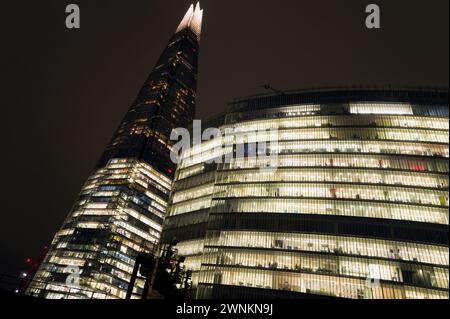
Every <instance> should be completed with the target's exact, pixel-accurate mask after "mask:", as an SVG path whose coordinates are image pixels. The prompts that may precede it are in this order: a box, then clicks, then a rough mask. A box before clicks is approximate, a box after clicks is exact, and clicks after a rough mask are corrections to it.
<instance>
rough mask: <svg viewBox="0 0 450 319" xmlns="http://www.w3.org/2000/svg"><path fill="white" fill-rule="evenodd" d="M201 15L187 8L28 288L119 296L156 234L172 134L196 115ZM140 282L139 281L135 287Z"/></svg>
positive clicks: (43, 293) (54, 294)
mask: <svg viewBox="0 0 450 319" xmlns="http://www.w3.org/2000/svg"><path fill="white" fill-rule="evenodd" d="M202 16H203V10H202V9H201V8H200V4H199V3H197V5H196V7H194V6H193V5H192V6H191V7H190V8H189V10H188V12H187V13H186V15H185V16H184V18H183V20H182V21H181V23H180V25H179V27H178V28H177V30H176V33H175V35H174V36H173V37H172V38H171V39H170V41H169V44H168V46H167V47H166V49H165V50H164V52H163V53H162V55H161V57H160V59H159V61H158V62H157V64H156V66H155V68H154V69H153V71H152V72H151V74H150V76H149V77H148V79H147V81H146V82H145V84H144V86H143V87H142V89H141V91H140V92H139V95H138V97H137V99H136V101H135V102H134V103H133V105H132V106H131V108H130V110H129V111H128V113H127V114H126V116H125V118H124V120H123V121H122V123H121V125H120V127H119V129H118V131H117V132H116V134H115V135H114V137H113V139H112V141H111V143H110V144H109V145H108V147H107V149H106V151H105V152H104V154H103V156H102V157H101V159H100V161H99V163H98V165H97V167H96V170H95V172H94V173H93V174H92V175H91V176H90V177H89V178H88V180H87V182H86V184H85V185H84V187H83V189H82V190H81V193H80V195H79V197H78V199H77V200H76V202H75V204H74V206H73V209H72V210H71V212H70V214H69V215H68V216H67V218H66V220H65V222H64V225H63V226H62V228H61V229H60V230H59V232H58V233H57V234H56V235H55V237H54V239H53V241H52V244H51V247H50V249H49V252H48V254H47V256H46V258H45V259H44V261H43V263H42V264H41V266H40V268H39V270H38V271H37V273H36V275H35V277H34V281H33V282H32V284H31V285H30V286H29V288H28V291H27V293H28V294H31V295H34V296H39V297H44V298H57V299H60V298H102V299H103V298H125V295H126V291H127V288H128V282H129V280H130V277H131V273H132V270H133V266H134V262H135V257H136V256H137V255H138V253H141V252H150V251H151V250H152V249H153V247H154V245H155V243H157V242H158V241H159V239H160V234H161V230H162V223H163V220H164V216H165V212H166V206H167V201H168V199H169V194H170V191H171V184H172V179H173V176H174V173H175V169H176V166H175V164H173V163H172V161H171V160H170V151H171V148H172V146H173V143H172V142H171V141H170V134H171V132H172V130H173V129H175V128H179V127H188V126H189V125H190V124H191V122H192V120H193V117H194V114H195V104H196V89H197V68H198V51H199V41H200V34H201V25H202ZM68 275H75V276H78V278H79V279H76V280H75V282H76V283H77V284H78V283H79V286H78V285H71V286H70V287H68V286H67V284H66V281H67V280H68ZM72 277H73V276H72ZM72 279H73V278H69V280H72ZM78 280H79V282H78ZM69 283H72V282H69ZM143 285H144V283H143V280H138V282H137V284H136V288H135V289H136V291H135V292H136V293H140V292H141V291H142V288H143ZM78 287H79V288H78Z"/></svg>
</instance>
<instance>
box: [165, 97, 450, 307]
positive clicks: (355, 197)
mask: <svg viewBox="0 0 450 319" xmlns="http://www.w3.org/2000/svg"><path fill="white" fill-rule="evenodd" d="M217 121H218V122H220V123H221V127H220V129H221V130H222V131H226V130H227V129H231V131H232V132H233V134H231V135H225V136H221V137H217V138H216V139H214V140H210V141H205V142H203V143H202V144H201V145H198V146H194V147H193V148H192V149H191V150H189V151H188V152H185V153H184V154H183V155H182V160H181V163H180V164H179V167H178V170H177V173H176V176H175V183H174V185H173V192H172V195H171V198H170V201H169V208H168V214H167V218H166V221H165V225H164V230H163V236H162V238H163V241H165V242H170V241H171V240H172V239H174V238H177V239H178V240H180V244H179V253H180V254H183V255H186V256H187V260H186V264H187V266H188V267H189V268H191V269H193V270H194V277H193V281H194V285H195V294H194V295H195V297H197V298H253V297H267V298H276V297H283V298H284V297H292V298H298V297H314V296H316V297H318V296H329V297H339V298H353V299H410V298H419V299H422V298H423V299H425V298H428V299H438V298H448V288H449V287H448V285H449V268H448V267H449V246H448V242H449V234H448V226H449V211H448V206H449V182H448V169H449V161H448V158H449V146H448V143H449V122H448V92H444V91H429V90H369V89H354V90H352V89H343V90H315V91H302V92H288V93H286V94H284V95H268V96H257V97H249V98H244V99H239V100H236V101H234V102H233V103H231V106H230V109H229V112H228V113H227V114H226V115H225V116H223V117H221V118H220V119H218V120H215V122H217ZM269 130H270V131H269ZM274 131H275V132H276V133H275V134H274V133H273V132H274ZM274 137H276V143H274ZM254 143H262V144H263V145H264V147H263V153H269V152H268V150H270V153H271V154H276V156H275V157H269V156H258V154H259V155H262V154H260V153H258V152H259V151H258V152H257V153H256V156H250V155H249V154H247V153H248V152H245V153H244V154H245V155H244V156H243V155H242V154H241V155H237V154H238V153H237V151H236V150H237V149H238V148H239V147H242V146H243V149H245V150H248V149H249V148H251V147H252V145H253V144H254ZM226 158H228V159H231V160H229V161H226V160H225V159H226ZM268 168H270V169H268Z"/></svg>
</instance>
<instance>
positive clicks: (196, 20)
mask: <svg viewBox="0 0 450 319" xmlns="http://www.w3.org/2000/svg"><path fill="white" fill-rule="evenodd" d="M202 20H203V9H202V8H201V7H200V1H198V2H197V3H196V5H195V9H194V4H191V5H190V7H189V9H188V11H187V12H186V14H185V15H184V18H183V20H181V23H180V25H179V26H178V28H177V31H176V32H180V31H181V30H184V29H186V28H190V29H191V30H192V32H194V33H195V35H196V36H197V38H198V39H199V40H200V35H201V32H202Z"/></svg>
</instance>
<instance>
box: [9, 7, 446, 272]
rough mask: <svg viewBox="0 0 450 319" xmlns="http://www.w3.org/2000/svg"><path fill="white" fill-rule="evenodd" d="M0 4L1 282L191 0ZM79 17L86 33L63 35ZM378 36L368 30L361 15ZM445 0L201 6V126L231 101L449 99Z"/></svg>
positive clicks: (105, 137)
mask: <svg viewBox="0 0 450 319" xmlns="http://www.w3.org/2000/svg"><path fill="white" fill-rule="evenodd" d="M8 2H9V4H6V1H4V2H2V18H1V19H0V20H1V22H0V23H1V25H0V30H1V31H0V33H1V34H0V35H1V50H0V61H1V72H0V79H1V94H2V99H1V112H2V117H1V119H2V125H1V130H2V131H4V132H2V135H1V136H2V137H3V138H2V140H3V142H2V143H3V145H2V148H1V150H2V156H1V161H2V163H1V164H2V166H1V167H2V192H1V202H2V206H1V207H2V208H1V214H2V216H1V219H0V220H1V222H0V273H10V274H13V275H15V274H17V273H18V272H19V271H20V268H21V266H22V265H23V260H24V259H25V258H26V257H28V256H31V257H35V256H37V255H39V252H40V251H41V248H42V247H43V246H44V245H45V244H47V243H48V242H50V240H51V238H52V236H53V234H54V233H55V231H57V229H58V228H59V227H60V226H61V224H62V222H63V220H64V218H65V216H66V215H67V213H68V212H69V210H70V208H71V205H72V203H73V201H74V199H75V198H76V196H77V193H78V192H79V190H80V189H81V186H82V184H83V182H84V180H85V179H86V178H87V176H88V175H89V174H90V173H91V170H92V169H93V167H94V165H95V163H96V161H97V160H98V159H99V157H100V154H101V153H102V150H103V148H104V147H105V146H106V144H107V143H108V141H109V139H110V137H111V136H112V134H113V132H114V131H115V129H116V128H117V126H118V125H119V123H120V120H121V118H122V116H123V115H124V114H125V112H126V111H127V109H128V107H129V106H130V104H131V102H132V101H133V100H134V98H135V96H136V94H137V93H138V91H139V89H140V86H141V85H142V83H143V82H144V80H145V79H146V77H147V75H148V73H149V72H150V70H151V69H152V67H153V66H154V64H155V63H156V60H157V58H158V56H159V54H160V53H161V51H162V50H163V48H164V47H165V45H166V44H167V41H168V40H169V38H170V36H171V35H172V33H173V32H174V30H175V29H176V27H177V25H178V23H179V22H180V20H181V18H182V17H183V15H184V13H185V11H186V10H187V8H188V6H189V4H190V2H189V1H185V0H72V1H63V0H40V1H35V0H30V1H8ZM68 3H76V4H78V5H79V6H80V8H81V30H77V31H73V30H67V29H66V28H65V26H64V20H65V17H66V14H65V12H64V11H65V6H66V5H67V4H68ZM369 3H377V4H379V5H380V6H381V8H382V29H381V30H379V31H369V30H367V29H365V26H364V21H365V17H366V14H365V6H366V5H367V4H369ZM448 4H449V2H448V0H432V1H430V0H427V1H425V0H424V1H411V0H395V1H392V0H390V1H380V0H370V1H369V0H367V1H360V0H340V1H338V0H314V1H311V0H310V1H304V0H277V1H266V0H204V1H202V6H203V7H204V9H205V16H204V25H203V27H204V28H203V30H204V31H203V36H202V43H201V52H200V73H199V88H198V97H199V101H198V118H206V117H210V116H212V115H214V114H216V113H219V112H221V111H223V110H225V108H226V103H227V101H229V100H231V99H232V98H233V97H237V96H242V95H251V94H255V93H262V92H263V89H262V88H261V86H262V85H264V84H266V83H270V84H272V86H274V87H276V88H279V89H297V88H310V87H319V86H327V87H328V86H343V85H382V86H386V85H393V86H427V87H429V86H439V87H448V83H449V81H448V78H449V74H448V69H449V65H448V55H449V46H448V38H449V20H448V12H449V8H448Z"/></svg>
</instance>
